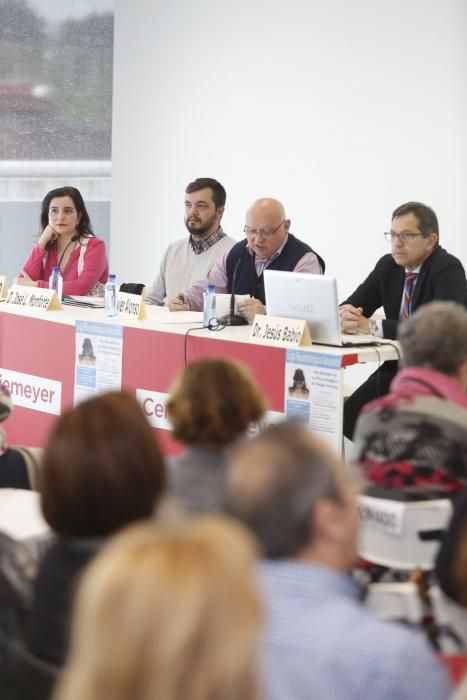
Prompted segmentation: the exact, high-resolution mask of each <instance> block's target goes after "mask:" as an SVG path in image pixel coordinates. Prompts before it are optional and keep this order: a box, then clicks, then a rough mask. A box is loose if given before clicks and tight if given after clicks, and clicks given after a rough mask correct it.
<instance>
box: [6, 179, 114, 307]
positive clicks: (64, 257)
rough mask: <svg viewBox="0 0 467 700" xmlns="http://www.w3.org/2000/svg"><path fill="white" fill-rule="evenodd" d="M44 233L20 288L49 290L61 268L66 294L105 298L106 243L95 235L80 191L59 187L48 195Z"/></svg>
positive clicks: (21, 277)
mask: <svg viewBox="0 0 467 700" xmlns="http://www.w3.org/2000/svg"><path fill="white" fill-rule="evenodd" d="M41 231H42V233H41V234H40V236H39V239H38V241H37V243H36V245H35V246H34V247H33V249H32V251H31V255H30V256H29V258H28V259H27V261H26V262H25V264H24V265H23V267H22V269H21V272H20V274H19V276H18V284H22V285H28V286H32V287H46V288H48V286H49V277H50V275H51V274H52V268H53V267H55V266H58V267H60V270H61V272H62V276H63V294H76V295H79V296H82V295H88V294H91V295H98V296H100V295H103V293H104V284H105V283H106V282H107V277H108V272H109V264H108V260H107V253H106V250H105V243H104V241H103V240H102V239H100V238H97V237H96V236H95V235H94V233H93V230H92V226H91V221H90V219H89V214H88V212H87V211H86V207H85V205H84V201H83V198H82V196H81V193H80V191H79V190H77V189H76V188H75V187H59V188H57V189H55V190H51V191H50V192H49V193H48V194H46V196H45V197H44V200H43V202H42V211H41Z"/></svg>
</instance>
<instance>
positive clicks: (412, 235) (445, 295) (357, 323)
mask: <svg viewBox="0 0 467 700" xmlns="http://www.w3.org/2000/svg"><path fill="white" fill-rule="evenodd" d="M384 236H385V238H386V240H387V241H388V242H390V243H391V253H390V254H387V255H384V256H383V257H382V258H380V260H378V262H377V263H376V266H375V268H374V270H373V271H372V272H371V273H370V274H369V275H368V277H367V278H366V280H365V281H364V282H362V284H361V285H360V286H359V287H357V289H356V290H355V291H354V292H353V294H351V295H350V297H349V298H348V299H347V300H346V301H345V302H344V303H343V304H342V305H341V307H340V317H341V328H342V332H343V333H353V334H356V333H371V334H372V335H374V336H375V339H377V338H378V337H380V338H394V339H395V338H397V326H398V324H399V321H400V320H401V319H404V318H408V317H409V316H410V314H411V313H412V311H415V309H417V308H418V307H419V306H421V305H422V304H426V303H427V302H430V301H433V300H435V299H436V300H440V301H441V300H443V301H456V302H458V303H459V304H463V305H464V306H467V280H466V277H465V270H464V268H463V266H462V263H461V262H460V260H458V259H457V258H456V257H454V256H453V255H450V254H449V253H448V252H447V251H446V250H444V249H443V248H441V247H440V245H439V226H438V219H437V218H436V214H435V212H434V211H433V210H432V209H430V207H428V206H426V205H425V204H421V203H420V202H407V203H406V204H402V205H401V206H399V207H398V208H397V209H396V210H395V211H394V212H393V214H392V219H391V230H390V231H389V232H387V233H385V234H384ZM380 307H383V309H384V312H385V315H386V318H385V319H384V320H379V321H377V320H375V319H372V318H370V317H371V316H372V314H373V313H374V312H375V311H376V310H377V309H379V308H380ZM397 369H398V363H397V362H396V361H390V362H385V363H384V364H383V365H382V366H381V367H380V368H378V369H377V370H376V372H374V373H373V374H372V375H371V376H370V377H369V378H368V379H367V381H366V382H364V383H363V384H362V385H361V386H360V387H359V388H358V389H357V390H356V391H355V392H354V393H353V394H352V395H351V396H350V397H349V398H348V399H347V400H346V402H345V404H344V435H345V436H346V437H348V438H349V439H352V437H353V433H354V428H355V424H356V421H357V418H358V414H359V413H360V409H361V408H362V406H364V405H365V404H366V403H368V402H369V401H372V400H373V399H375V398H377V397H378V396H384V395H385V394H387V393H388V391H389V387H390V384H391V381H392V379H393V378H394V376H395V374H396V372H397Z"/></svg>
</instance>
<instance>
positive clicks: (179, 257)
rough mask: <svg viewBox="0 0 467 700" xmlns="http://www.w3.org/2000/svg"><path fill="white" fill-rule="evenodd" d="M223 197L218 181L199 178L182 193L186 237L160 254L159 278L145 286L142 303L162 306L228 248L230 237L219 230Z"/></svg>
mask: <svg viewBox="0 0 467 700" xmlns="http://www.w3.org/2000/svg"><path fill="white" fill-rule="evenodd" d="M225 200H226V194H225V189H224V188H223V186H222V185H221V183H220V182H218V181H217V180H214V179H213V178H212V177H199V178H197V179H196V180H194V181H193V182H190V183H189V184H188V185H187V188H186V190H185V217H184V218H185V226H186V227H187V230H188V233H189V234H190V235H189V236H188V237H186V236H185V238H182V239H180V240H178V241H175V242H174V243H171V244H170V245H169V247H168V248H167V250H166V251H165V253H164V255H163V256H162V261H161V265H160V269H159V275H158V276H157V278H156V279H155V280H154V282H153V283H152V284H151V285H149V286H148V287H145V289H144V290H143V297H144V299H145V301H146V302H148V303H150V304H156V305H158V306H163V305H164V304H166V303H167V301H168V299H170V297H172V296H173V295H174V294H176V293H177V292H178V290H179V289H180V288H181V289H184V288H185V287H187V286H189V285H190V284H192V283H193V282H196V280H198V279H199V278H200V277H203V276H204V275H206V274H207V273H208V272H209V270H210V269H211V268H212V267H213V265H214V264H215V262H216V261H217V260H218V259H219V258H220V257H221V256H222V254H223V253H225V252H227V251H228V250H230V248H232V246H233V245H234V243H235V242H236V241H234V239H233V238H230V237H229V236H227V235H226V234H225V233H224V231H223V230H222V226H221V219H222V215H223V213H224V207H225Z"/></svg>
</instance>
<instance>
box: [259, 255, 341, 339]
mask: <svg viewBox="0 0 467 700" xmlns="http://www.w3.org/2000/svg"><path fill="white" fill-rule="evenodd" d="M264 288H265V293H266V309H267V313H268V315H270V316H283V317H285V318H297V319H301V320H305V321H307V323H308V325H309V328H310V333H311V337H312V340H313V341H315V342H317V343H327V344H329V345H341V342H342V341H341V332H340V319H339V306H338V299H337V282H336V279H335V277H327V276H325V275H313V274H309V273H306V272H282V271H279V270H267V269H266V270H265V271H264Z"/></svg>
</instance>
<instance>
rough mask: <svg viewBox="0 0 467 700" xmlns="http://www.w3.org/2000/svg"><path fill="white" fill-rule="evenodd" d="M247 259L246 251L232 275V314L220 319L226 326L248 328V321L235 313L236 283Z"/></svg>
mask: <svg viewBox="0 0 467 700" xmlns="http://www.w3.org/2000/svg"><path fill="white" fill-rule="evenodd" d="M244 257H245V250H244V251H243V252H242V254H241V255H240V257H239V258H238V260H237V262H236V264H235V267H234V271H233V275H232V294H231V295H230V313H229V314H227V315H226V316H222V318H220V319H219V321H220V323H222V324H223V325H224V326H247V325H248V321H247V320H246V318H244V317H243V316H239V315H238V314H236V313H235V283H236V281H237V274H238V268H239V267H240V263H241V262H242V261H243V258H244Z"/></svg>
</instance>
